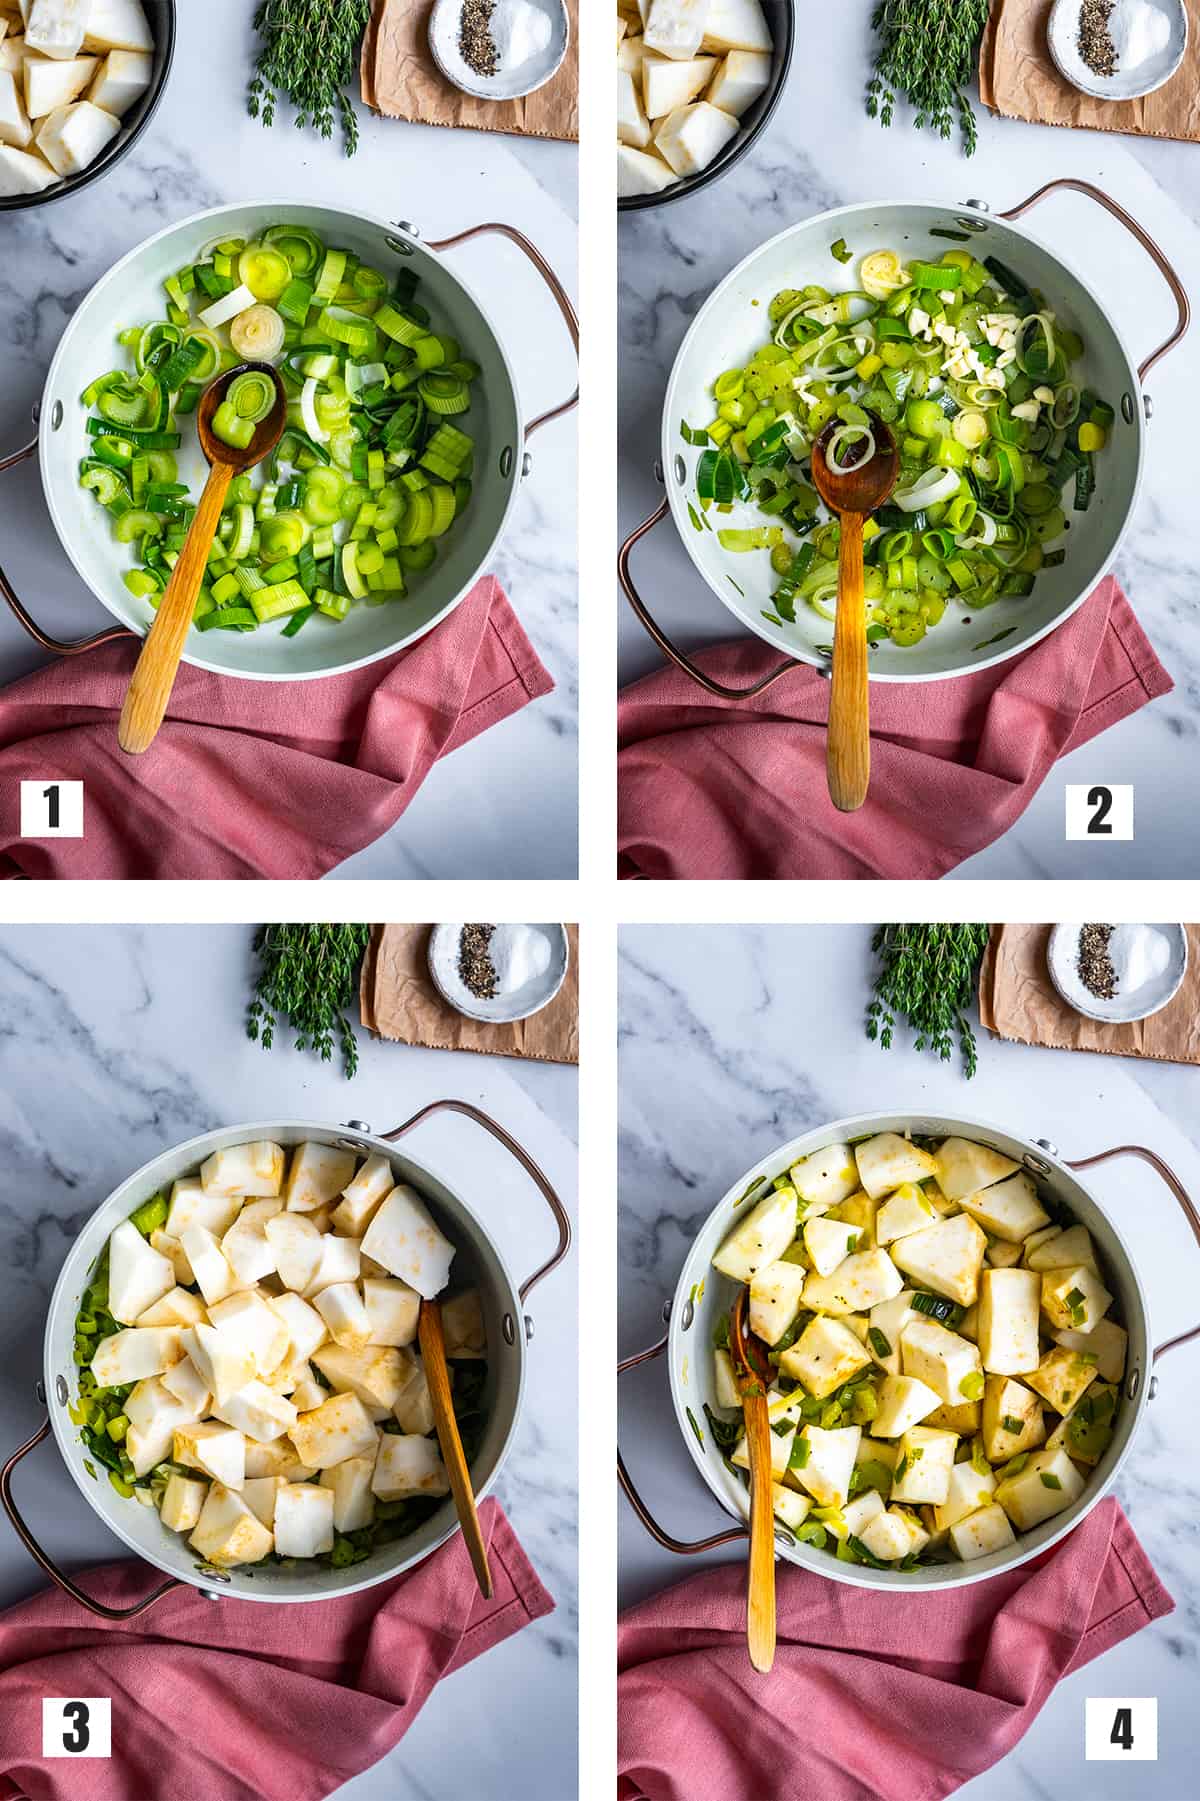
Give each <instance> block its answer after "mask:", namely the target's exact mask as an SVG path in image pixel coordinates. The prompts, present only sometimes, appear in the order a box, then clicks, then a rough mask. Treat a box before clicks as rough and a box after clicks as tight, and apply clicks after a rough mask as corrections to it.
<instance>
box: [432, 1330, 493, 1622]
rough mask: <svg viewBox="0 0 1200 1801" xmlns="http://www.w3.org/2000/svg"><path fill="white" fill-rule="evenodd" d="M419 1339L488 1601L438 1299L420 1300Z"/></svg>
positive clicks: (488, 1576)
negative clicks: (452, 1394) (452, 1395)
mask: <svg viewBox="0 0 1200 1801" xmlns="http://www.w3.org/2000/svg"><path fill="white" fill-rule="evenodd" d="M417 1338H418V1342H419V1343H420V1346H421V1358H422V1361H423V1363H424V1365H425V1380H426V1382H428V1384H429V1398H430V1400H431V1401H432V1402H433V1423H434V1425H435V1426H436V1427H437V1435H438V1444H439V1445H440V1446H441V1448H442V1462H443V1463H444V1464H445V1466H446V1474H447V1476H448V1477H449V1479H450V1493H451V1494H452V1495H453V1496H454V1506H455V1509H456V1511H457V1513H458V1523H459V1525H460V1526H461V1527H462V1534H463V1537H464V1538H465V1539H466V1541H467V1550H468V1551H469V1552H470V1554H471V1567H472V1568H473V1569H474V1571H475V1580H476V1582H478V1584H479V1592H480V1594H481V1595H482V1596H483V1598H484V1600H485V1601H487V1600H490V1599H491V1594H492V1572H491V1570H490V1569H489V1568H488V1554H487V1546H486V1545H485V1544H484V1542H483V1530H482V1528H481V1526H480V1524H479V1513H478V1511H477V1509H476V1506H475V1493H474V1490H473V1489H472V1487H471V1474H470V1471H469V1470H468V1469H467V1459H466V1457H465V1455H464V1453H463V1447H462V1439H461V1438H460V1437H459V1433H458V1421H457V1420H456V1419H455V1417H454V1402H453V1401H452V1399H451V1396H450V1371H449V1369H448V1367H447V1364H446V1341H445V1338H444V1337H443V1335H442V1309H441V1306H440V1304H439V1303H438V1302H437V1301H422V1302H421V1312H420V1317H419V1319H418V1323H417Z"/></svg>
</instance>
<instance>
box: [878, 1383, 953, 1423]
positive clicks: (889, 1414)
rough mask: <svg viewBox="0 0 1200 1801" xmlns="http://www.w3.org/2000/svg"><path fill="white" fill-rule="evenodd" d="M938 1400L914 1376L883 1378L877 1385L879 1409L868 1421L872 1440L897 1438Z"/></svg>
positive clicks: (935, 1404) (922, 1417) (928, 1388)
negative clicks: (869, 1421)
mask: <svg viewBox="0 0 1200 1801" xmlns="http://www.w3.org/2000/svg"><path fill="white" fill-rule="evenodd" d="M937 1404H938V1397H937V1395H936V1394H935V1393H934V1391H933V1389H932V1388H930V1387H928V1386H927V1384H926V1383H924V1382H920V1381H918V1380H917V1378H916V1377H915V1376H885V1377H884V1378H883V1381H882V1382H881V1383H880V1385H879V1405H878V1407H877V1408H876V1411H875V1418H874V1419H873V1420H872V1421H871V1436H872V1437H873V1438H900V1437H902V1436H903V1434H904V1433H905V1432H908V1431H910V1430H911V1429H912V1427H913V1426H915V1425H917V1424H918V1423H919V1422H920V1421H921V1420H923V1419H924V1418H925V1416H926V1414H928V1413H932V1412H933V1410H934V1408H935V1407H936V1406H937Z"/></svg>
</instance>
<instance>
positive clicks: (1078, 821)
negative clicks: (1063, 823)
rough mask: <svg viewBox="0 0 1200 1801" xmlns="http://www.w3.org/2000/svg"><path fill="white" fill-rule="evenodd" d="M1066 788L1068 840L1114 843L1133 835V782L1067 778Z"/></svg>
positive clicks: (1130, 837) (1128, 838)
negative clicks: (1068, 780) (1069, 780)
mask: <svg viewBox="0 0 1200 1801" xmlns="http://www.w3.org/2000/svg"><path fill="white" fill-rule="evenodd" d="M1064 792H1065V794H1066V811H1067V838H1068V840H1072V839H1082V840H1086V842H1087V843H1089V844H1112V843H1115V842H1118V841H1123V842H1128V841H1129V840H1131V839H1132V837H1133V783H1132V782H1124V783H1113V782H1080V783H1075V782H1068V783H1067V786H1066V788H1065V790H1064Z"/></svg>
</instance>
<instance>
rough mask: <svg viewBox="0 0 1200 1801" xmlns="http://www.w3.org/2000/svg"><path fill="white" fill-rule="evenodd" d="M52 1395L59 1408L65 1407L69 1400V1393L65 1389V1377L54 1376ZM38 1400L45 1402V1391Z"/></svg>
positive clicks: (66, 1388) (67, 1389)
mask: <svg viewBox="0 0 1200 1801" xmlns="http://www.w3.org/2000/svg"><path fill="white" fill-rule="evenodd" d="M39 1387H40V1384H39ZM54 1394H55V1398H56V1399H57V1401H58V1404H59V1406H60V1407H65V1406H66V1404H67V1402H68V1401H69V1400H70V1398H71V1391H70V1389H69V1388H68V1387H67V1378H66V1377H65V1376H55V1378H54ZM40 1398H41V1399H42V1400H45V1398H46V1397H45V1390H43V1391H42V1395H41V1397H40Z"/></svg>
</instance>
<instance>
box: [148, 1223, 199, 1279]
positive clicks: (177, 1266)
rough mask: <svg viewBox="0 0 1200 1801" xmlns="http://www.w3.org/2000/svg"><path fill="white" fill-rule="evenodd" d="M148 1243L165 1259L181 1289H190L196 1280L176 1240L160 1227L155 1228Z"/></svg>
mask: <svg viewBox="0 0 1200 1801" xmlns="http://www.w3.org/2000/svg"><path fill="white" fill-rule="evenodd" d="M150 1243H151V1244H152V1245H153V1247H154V1249H155V1250H156V1251H157V1252H158V1253H159V1255H160V1256H161V1257H165V1258H166V1259H167V1261H168V1263H169V1264H170V1265H171V1267H172V1269H173V1270H174V1271H175V1280H176V1282H177V1283H178V1284H179V1286H180V1287H181V1288H190V1287H191V1286H192V1284H193V1282H194V1281H195V1280H196V1274H195V1271H194V1270H193V1269H192V1266H191V1264H190V1263H189V1262H188V1255H187V1252H186V1251H185V1250H184V1248H183V1246H182V1245H181V1244H180V1242H179V1240H178V1239H177V1238H172V1237H171V1234H170V1233H169V1232H165V1231H164V1230H163V1228H162V1227H161V1226H156V1227H155V1229H154V1231H153V1232H151V1234H150Z"/></svg>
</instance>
